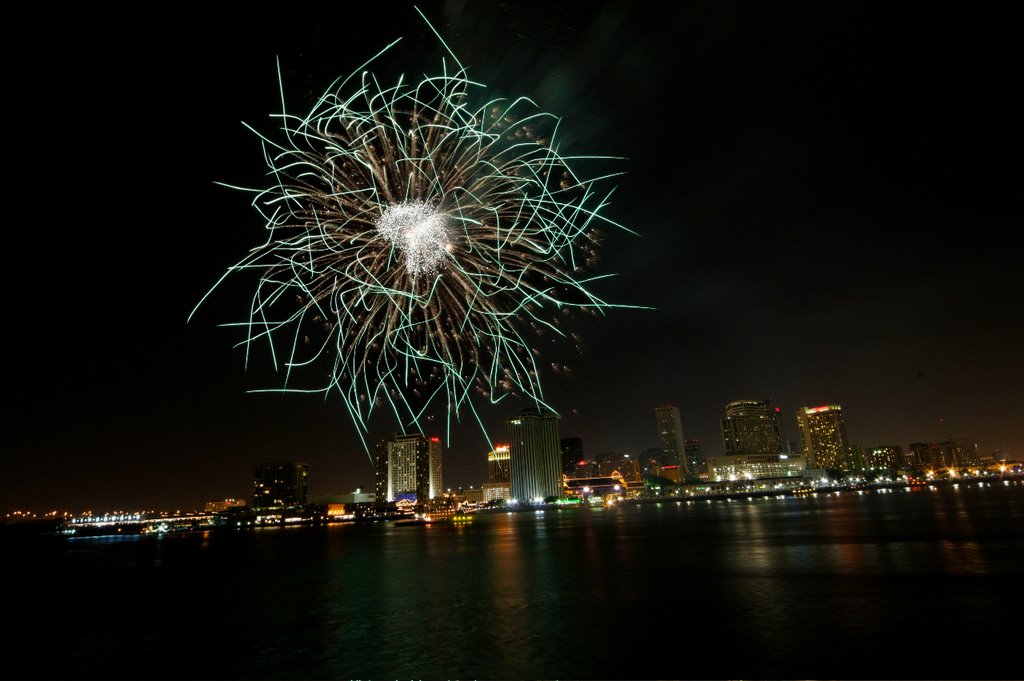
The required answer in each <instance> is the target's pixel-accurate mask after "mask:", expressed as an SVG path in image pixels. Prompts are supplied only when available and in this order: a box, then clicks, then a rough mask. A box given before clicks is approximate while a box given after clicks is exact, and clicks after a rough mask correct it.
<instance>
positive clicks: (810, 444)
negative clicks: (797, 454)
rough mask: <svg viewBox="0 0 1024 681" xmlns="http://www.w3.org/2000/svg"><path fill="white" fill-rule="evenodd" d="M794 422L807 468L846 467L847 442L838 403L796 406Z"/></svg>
mask: <svg viewBox="0 0 1024 681" xmlns="http://www.w3.org/2000/svg"><path fill="white" fill-rule="evenodd" d="M796 423H797V426H798V427H799V429H800V441H801V444H802V445H803V455H804V459H806V461H807V468H809V469H833V470H849V469H850V464H849V453H850V443H849V441H848V440H847V439H846V423H845V422H844V421H843V408H842V407H841V406H839V405H838V404H829V405H825V406H821V407H801V408H800V409H797V410H796Z"/></svg>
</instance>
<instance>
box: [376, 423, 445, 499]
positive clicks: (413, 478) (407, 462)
mask: <svg viewBox="0 0 1024 681" xmlns="http://www.w3.org/2000/svg"><path fill="white" fill-rule="evenodd" d="M374 468H375V479H374V482H375V485H374V486H375V492H376V499H377V501H378V502H383V501H395V500H396V499H397V498H398V497H399V496H402V495H410V494H414V495H415V496H416V503H418V504H422V503H426V502H427V501H428V500H430V499H434V498H435V497H439V496H441V493H442V490H443V489H444V487H443V483H442V477H441V438H439V437H436V436H431V437H427V436H426V435H423V434H419V433H417V434H414V435H395V436H392V438H391V439H390V440H381V441H380V442H379V443H378V444H377V451H376V456H375V460H374Z"/></svg>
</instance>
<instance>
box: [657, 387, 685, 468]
mask: <svg viewBox="0 0 1024 681" xmlns="http://www.w3.org/2000/svg"><path fill="white" fill-rule="evenodd" d="M654 417H655V420H656V421H657V424H658V440H659V441H660V442H661V449H662V451H663V452H664V453H665V466H666V467H667V466H679V467H680V468H681V469H682V472H683V474H684V475H685V474H686V473H687V461H686V445H684V444H683V426H682V425H681V423H680V421H679V408H678V407H676V406H675V405H674V404H663V405H661V406H660V407H655V408H654Z"/></svg>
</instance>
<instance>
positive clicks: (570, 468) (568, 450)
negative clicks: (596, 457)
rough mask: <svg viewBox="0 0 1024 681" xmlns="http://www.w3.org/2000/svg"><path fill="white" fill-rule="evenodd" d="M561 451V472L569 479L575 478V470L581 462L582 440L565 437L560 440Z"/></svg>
mask: <svg viewBox="0 0 1024 681" xmlns="http://www.w3.org/2000/svg"><path fill="white" fill-rule="evenodd" d="M560 444H561V449H562V472H563V473H565V474H566V475H568V476H569V477H570V478H574V477H576V473H577V471H576V468H577V466H578V465H579V463H580V462H581V461H583V460H584V459H583V439H582V438H578V437H566V438H562V439H561V440H560Z"/></svg>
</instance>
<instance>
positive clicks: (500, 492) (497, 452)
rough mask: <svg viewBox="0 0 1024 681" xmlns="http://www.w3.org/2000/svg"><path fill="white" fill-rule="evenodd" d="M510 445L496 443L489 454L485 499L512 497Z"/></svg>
mask: <svg viewBox="0 0 1024 681" xmlns="http://www.w3.org/2000/svg"><path fill="white" fill-rule="evenodd" d="M511 480H512V478H511V471H510V470H509V447H508V445H494V451H492V452H491V453H490V454H488V455H487V482H485V483H484V484H483V501H485V502H486V501H497V500H499V499H511V498H512V483H511Z"/></svg>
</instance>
